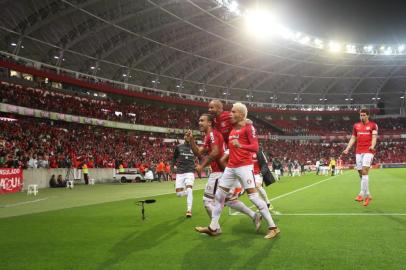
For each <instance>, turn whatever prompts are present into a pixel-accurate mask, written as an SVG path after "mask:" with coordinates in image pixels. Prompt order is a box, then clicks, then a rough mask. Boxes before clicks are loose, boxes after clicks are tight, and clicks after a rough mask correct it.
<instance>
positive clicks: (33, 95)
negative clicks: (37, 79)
mask: <svg viewBox="0 0 406 270" xmlns="http://www.w3.org/2000/svg"><path fill="white" fill-rule="evenodd" d="M0 101H2V102H4V103H8V104H13V105H18V106H23V107H29V108H33V109H40V110H45V111H51V112H60V113H65V114H72V115H78V116H86V117H92V118H98V119H105V120H111V121H118V122H126V123H131V124H142V125H151V126H160V127H170V128H182V129H184V128H193V129H197V121H196V119H198V118H199V114H201V112H200V111H199V110H190V109H188V108H187V107H183V108H180V109H177V108H164V107H161V106H158V105H146V104H125V103H124V102H120V101H112V100H108V99H103V98H100V99H97V98H96V97H90V96H84V95H80V96H79V95H73V94H67V93H61V92H56V91H48V90H44V89H39V88H30V87H23V86H21V85H13V84H8V83H2V84H0Z"/></svg>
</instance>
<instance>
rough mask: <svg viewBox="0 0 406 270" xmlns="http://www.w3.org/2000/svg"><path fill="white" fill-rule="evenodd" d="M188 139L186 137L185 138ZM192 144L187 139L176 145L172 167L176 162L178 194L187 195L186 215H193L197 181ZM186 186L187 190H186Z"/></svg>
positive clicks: (179, 195)
mask: <svg viewBox="0 0 406 270" xmlns="http://www.w3.org/2000/svg"><path fill="white" fill-rule="evenodd" d="M185 139H186V138H185ZM194 159H195V158H194V155H193V152H192V149H191V147H190V144H189V143H188V142H187V141H186V140H185V143H183V144H179V145H178V146H176V149H175V152H174V154H173V160H172V167H174V166H175V164H176V168H177V169H176V184H175V189H176V195H177V196H178V197H183V196H187V198H186V202H187V211H186V217H187V218H190V217H192V204H193V192H192V188H193V183H194V181H195V173H194V172H195V161H194ZM185 187H186V190H185Z"/></svg>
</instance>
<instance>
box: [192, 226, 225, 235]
mask: <svg viewBox="0 0 406 270" xmlns="http://www.w3.org/2000/svg"><path fill="white" fill-rule="evenodd" d="M195 230H196V231H197V232H199V233H204V234H207V235H210V236H218V235H220V234H221V232H220V230H219V229H217V230H212V229H210V227H195Z"/></svg>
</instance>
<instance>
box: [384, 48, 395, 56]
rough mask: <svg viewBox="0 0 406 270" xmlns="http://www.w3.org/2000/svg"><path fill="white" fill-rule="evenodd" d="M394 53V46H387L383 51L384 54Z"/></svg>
mask: <svg viewBox="0 0 406 270" xmlns="http://www.w3.org/2000/svg"><path fill="white" fill-rule="evenodd" d="M392 53H393V51H392V47H388V48H386V50H385V51H384V52H383V54H384V55H391V54H392Z"/></svg>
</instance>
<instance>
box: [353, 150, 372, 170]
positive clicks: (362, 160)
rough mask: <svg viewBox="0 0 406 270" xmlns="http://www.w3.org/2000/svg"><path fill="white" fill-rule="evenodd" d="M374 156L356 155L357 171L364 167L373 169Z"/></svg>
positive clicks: (366, 154) (369, 154) (368, 154)
mask: <svg viewBox="0 0 406 270" xmlns="http://www.w3.org/2000/svg"><path fill="white" fill-rule="evenodd" d="M373 159H374V154H371V153H363V154H356V155H355V162H356V167H357V170H362V167H371V165H372V160H373Z"/></svg>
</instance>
